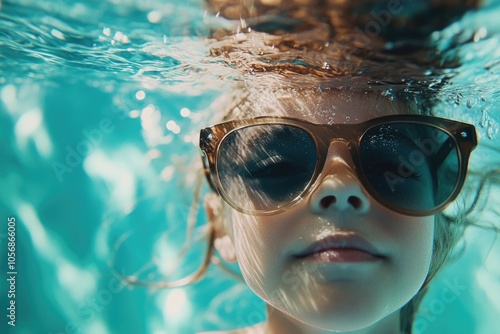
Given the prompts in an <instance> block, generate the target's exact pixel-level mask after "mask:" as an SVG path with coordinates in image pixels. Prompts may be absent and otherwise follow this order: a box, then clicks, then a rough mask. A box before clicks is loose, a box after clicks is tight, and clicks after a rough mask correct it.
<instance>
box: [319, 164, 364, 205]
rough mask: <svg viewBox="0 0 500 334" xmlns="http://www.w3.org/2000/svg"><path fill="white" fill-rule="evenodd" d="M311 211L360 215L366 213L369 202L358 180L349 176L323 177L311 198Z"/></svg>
mask: <svg viewBox="0 0 500 334" xmlns="http://www.w3.org/2000/svg"><path fill="white" fill-rule="evenodd" d="M310 203H311V204H310V205H311V210H312V211H313V212H315V213H323V212H325V211H332V210H333V211H351V212H353V213H357V214H361V213H365V212H366V211H368V209H369V207H370V200H369V199H368V197H367V196H366V195H365V193H364V192H363V190H362V189H361V185H360V184H359V180H357V178H356V177H355V176H353V175H351V174H340V173H336V174H333V175H328V176H327V177H325V178H324V179H323V180H322V181H321V184H320V185H319V186H318V188H317V189H315V191H314V193H313V194H312V196H311V202H310Z"/></svg>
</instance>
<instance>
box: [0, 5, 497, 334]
mask: <svg viewBox="0 0 500 334" xmlns="http://www.w3.org/2000/svg"><path fill="white" fill-rule="evenodd" d="M1 6H2V7H1V10H0V118H1V120H0V136H1V137H0V138H1V142H0V152H1V157H2V163H1V164H0V177H1V178H0V186H1V189H2V191H1V192H0V212H1V217H0V219H2V221H3V222H5V224H2V229H3V230H2V231H1V232H0V233H1V234H0V235H1V240H2V246H1V247H2V249H5V248H6V243H5V241H6V231H7V227H6V225H7V218H8V217H10V216H14V217H15V218H16V233H17V234H16V246H17V251H16V269H17V273H18V274H17V276H16V299H15V301H16V327H15V328H13V327H11V326H8V325H7V323H6V317H5V316H2V319H3V320H2V322H1V325H0V326H1V327H0V328H2V330H1V332H2V333H4V332H7V333H169V334H170V333H192V332H194V331H201V330H215V329H230V328H236V327H241V326H245V325H249V324H253V323H256V322H259V321H262V320H264V314H263V312H262V307H263V304H262V302H260V301H259V299H258V298H256V297H255V296H254V295H253V294H252V293H251V292H250V291H249V290H248V289H247V288H246V287H245V286H244V285H242V284H240V283H238V281H237V280H234V279H233V278H232V276H230V275H226V274H225V273H224V272H223V271H221V270H220V269H215V268H211V269H210V271H209V272H208V274H207V278H206V279H205V280H203V281H201V282H200V283H197V284H196V285H194V286H191V287H188V288H184V289H171V290H168V289H167V290H156V289H147V288H142V287H137V286H128V285H127V286H125V285H124V284H123V281H120V280H118V279H117V278H116V276H115V275H114V274H115V273H119V274H122V275H125V276H133V277H135V278H137V279H141V280H150V281H162V280H165V279H166V277H168V279H175V278H179V277H181V276H183V274H187V273H189V272H192V271H194V270H195V269H196V267H197V266H198V265H199V263H200V257H199V256H198V255H197V254H198V253H199V252H201V251H202V250H203V249H204V247H205V245H204V241H203V232H204V225H203V223H204V221H205V217H204V214H203V212H202V211H203V210H199V211H198V213H196V214H195V218H197V219H196V227H195V228H194V233H193V239H192V241H191V242H192V245H193V246H192V247H191V248H190V249H191V250H190V251H189V252H188V254H187V256H186V259H185V260H183V261H182V262H180V263H178V262H177V256H176V254H177V253H178V252H179V250H180V249H181V246H182V243H183V240H184V237H185V235H186V233H187V232H186V226H187V221H188V219H189V217H188V213H189V209H190V207H191V205H192V194H193V192H194V190H195V185H196V182H197V174H196V173H195V172H193V170H196V169H197V168H199V167H200V162H199V158H198V156H197V154H198V150H197V146H196V144H197V132H198V130H199V128H201V127H202V126H205V125H207V124H209V123H211V120H212V118H213V113H214V111H216V108H217V106H219V105H220V104H221V102H220V100H219V99H220V95H221V93H222V92H224V91H226V89H227V87H226V83H227V82H231V81H232V82H241V81H247V82H248V81H252V80H254V79H252V78H260V79H262V80H267V79H266V78H267V77H266V76H262V73H261V72H262V71H263V69H269V68H277V67H279V66H282V68H283V69H285V70H286V71H290V75H295V74H296V72H297V69H300V70H301V71H302V70H303V69H304V68H306V69H307V71H308V73H312V74H315V75H317V76H323V77H325V76H326V77H331V76H334V75H337V74H339V73H344V74H345V73H350V74H349V75H350V76H351V77H354V79H355V75H354V74H355V73H354V74H353V72H352V71H354V69H353V67H349V66H350V65H349V63H346V64H345V65H346V67H345V68H344V69H342V71H340V70H339V66H337V67H336V66H332V65H333V64H330V63H326V62H324V60H323V59H321V57H316V56H314V57H311V59H307V60H303V62H302V63H301V62H296V59H295V58H294V57H292V56H290V57H289V59H285V58H283V54H282V53H279V52H277V51H276V50H277V49H280V50H283V48H286V47H289V45H288V44H286V43H278V42H276V43H275V44H274V45H272V46H270V45H266V44H265V43H263V42H262V40H261V39H259V38H260V37H259V36H260V35H259V34H258V33H253V34H252V33H248V32H242V33H241V34H239V35H237V36H236V37H235V40H236V42H238V43H240V44H239V45H240V50H237V51H236V52H229V57H218V55H223V54H224V51H225V50H226V49H225V47H226V46H227V44H228V40H227V39H224V38H223V37H220V39H219V41H207V40H206V39H205V36H207V35H208V34H209V33H210V32H213V31H216V30H217V29H218V28H220V27H226V28H227V27H233V26H237V25H238V24H239V23H235V22H234V21H230V20H226V19H223V18H221V17H216V16H215V15H213V14H209V13H207V12H206V9H205V7H204V5H203V2H201V1H198V0H196V1H178V2H174V1H168V2H166V1H160V0H143V1H132V0H107V1H97V0H95V1H91V0H88V1H66V0H53V1H43V2H42V1H35V0H16V1H3V2H2V4H1ZM417 7H418V6H417ZM417 9H418V8H417ZM499 11H500V5H499V4H498V2H494V1H490V2H487V3H486V4H485V5H484V6H483V7H482V8H481V9H480V10H478V11H471V12H468V13H467V14H466V15H465V16H463V17H462V18H461V19H460V20H459V21H458V22H456V23H453V24H451V25H449V26H447V27H443V29H442V30H440V31H436V32H433V33H432V35H431V36H432V40H433V42H434V43H435V44H436V45H438V46H439V49H440V50H441V52H442V58H443V59H452V58H454V57H456V56H457V55H458V57H459V58H460V59H461V60H462V63H463V64H462V65H460V66H459V67H456V68H451V67H450V68H449V69H447V71H448V72H453V73H454V76H453V79H452V80H451V81H450V82H448V83H447V84H446V85H444V86H443V87H441V88H440V90H439V93H438V95H437V100H438V101H439V103H438V104H437V105H436V107H435V112H436V113H437V114H438V115H443V116H446V117H451V118H454V119H459V120H464V121H468V122H472V123H474V124H476V126H477V130H478V135H479V138H480V146H479V147H478V149H477V150H476V151H475V152H474V154H473V156H472V159H471V169H472V170H473V171H484V170H491V169H493V168H498V166H500V153H499V151H498V147H499V134H498V122H499V119H500V116H499V115H500V110H499V107H498V106H499V105H500V103H499V102H500V95H499V93H498V83H499V74H500V61H499V59H500V51H499V50H500V47H499V44H500V40H499V38H500V24H499V22H498V19H497V17H498V14H499ZM292 23H293V22H292ZM259 24H260V27H261V28H262V29H261V31H262V30H266V29H267V30H273V29H276V27H275V26H269V22H260V23H259ZM280 24H281V26H280V27H281V28H283V26H284V25H286V24H291V23H290V22H288V21H287V22H281V23H280ZM255 25H257V23H255ZM292 26H293V25H292ZM319 31H320V32H321V29H320V30H319ZM231 38H232V37H231ZM235 40H234V39H230V40H229V41H230V42H231V43H234V42H235ZM304 43H305V42H304ZM318 45H319V46H318ZM301 47H309V48H312V49H314V48H315V47H318V48H319V47H323V46H321V44H314V43H312V44H311V43H310V44H307V43H305V44H303V45H302V46H301ZM292 49H293V48H292ZM241 50H243V51H245V52H241ZM293 52H294V51H292V53H293ZM211 54H212V56H210V55H211ZM249 59H250V60H251V61H250V64H251V66H249V65H248V64H249V62H248V60H249ZM341 59H342V57H341V55H339V58H338V60H339V62H340V61H341ZM294 62H295V63H294ZM288 63H293V64H292V65H294V66H295V67H293V66H292V67H290V66H289V65H287V64H288ZM313 65H314V66H313ZM371 65H373V66H375V65H376V64H375V65H374V64H371ZM245 66H248V67H249V68H248V72H249V73H250V74H248V75H242V74H241V73H242V69H243V70H244V69H245ZM308 66H310V67H308ZM354 68H355V67H354ZM402 69H405V70H408V68H407V65H406V64H405V65H404V66H403V68H402ZM294 71H295V72H294ZM350 71H351V72H350ZM409 73H411V72H409ZM429 75H430V73H422V74H421V76H419V77H416V76H408V78H411V79H412V80H413V82H411V83H410V84H408V82H403V83H400V82H397V83H396V82H395V80H396V79H394V78H379V79H376V80H374V81H373V85H374V86H381V87H382V88H383V90H382V92H383V94H385V95H391V94H392V92H393V91H392V89H394V86H395V85H403V86H404V87H406V88H405V89H408V90H410V91H411V90H414V91H415V94H418V92H419V91H420V89H419V87H420V86H424V87H429V86H433V85H439V80H437V79H434V78H432V77H430V76H429ZM354 81H355V80H354ZM354 81H353V82H354ZM250 84H251V83H250ZM344 84H345V83H344ZM193 167H195V168H193ZM204 191H206V189H204ZM493 191H495V192H496V193H492V195H491V196H490V200H489V201H488V202H487V203H486V204H484V205H482V206H481V208H480V210H478V212H479V213H478V214H477V218H476V219H477V221H483V222H497V221H498V209H497V208H496V207H495V203H496V202H497V201H496V200H495V198H498V197H495V196H497V195H498V193H497V192H498V189H493ZM2 252H4V251H3V250H2ZM3 254H4V255H2V256H1V262H0V263H1V268H2V271H3V272H6V271H5V268H7V256H5V254H6V253H3ZM487 254H489V255H488V257H487ZM499 258H500V247H499V245H498V243H496V244H493V237H492V234H491V233H488V232H484V231H481V230H478V229H473V230H470V231H469V232H468V233H467V248H466V251H465V252H464V255H463V257H462V258H461V259H460V260H459V261H457V262H456V263H454V264H453V265H451V266H449V267H447V268H446V269H445V270H444V271H443V272H442V274H440V276H439V277H438V278H437V282H436V283H435V285H433V287H432V289H431V291H430V293H429V295H428V296H427V298H426V300H425V301H424V304H423V306H422V308H423V310H424V311H423V312H422V314H421V315H420V316H419V317H418V318H417V322H416V323H415V326H416V332H420V333H444V332H446V333H485V334H486V333H488V334H489V333H494V332H495V331H496V330H497V328H498V321H497V317H498V315H499V314H500V304H499V302H498V296H500V286H499V284H498V282H499V277H500V268H499V266H498V263H499ZM485 259H486V260H485ZM175 268H181V270H180V271H175V272H174V269H175ZM2 277H4V276H3V274H2ZM1 286H2V292H1V295H2V297H1V298H2V309H3V310H5V309H6V308H7V306H8V302H9V299H8V298H7V293H6V286H5V285H4V284H2V285H1ZM447 288H448V289H451V291H453V295H452V296H451V297H450V295H444V294H443V291H450V290H445V289H447ZM3 312H6V311H3ZM193 319H194V321H193Z"/></svg>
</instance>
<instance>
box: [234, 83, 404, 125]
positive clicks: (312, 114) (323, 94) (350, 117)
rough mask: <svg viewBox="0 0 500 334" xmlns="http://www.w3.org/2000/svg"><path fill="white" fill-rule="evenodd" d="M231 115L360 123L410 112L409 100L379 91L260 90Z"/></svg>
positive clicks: (329, 122) (251, 94)
mask: <svg viewBox="0 0 500 334" xmlns="http://www.w3.org/2000/svg"><path fill="white" fill-rule="evenodd" d="M237 109H238V110H237V111H236V112H235V113H234V115H233V116H234V117H231V118H240V119H241V118H251V117H258V116H284V117H295V118H301V119H305V120H308V121H311V122H313V123H328V124H333V123H335V124H344V123H359V122H363V121H366V120H368V119H372V118H375V117H379V116H384V115H391V114H400V113H410V112H411V111H410V110H409V109H410V107H409V106H408V103H404V102H403V101H398V100H396V99H394V98H391V97H390V96H387V94H382V93H381V92H380V91H349V90H339V89H328V90H318V89H309V90H267V91H265V90H262V91H258V92H251V93H249V94H248V95H247V96H246V97H245V99H244V100H243V101H242V103H241V104H240V105H239V106H238V107H237Z"/></svg>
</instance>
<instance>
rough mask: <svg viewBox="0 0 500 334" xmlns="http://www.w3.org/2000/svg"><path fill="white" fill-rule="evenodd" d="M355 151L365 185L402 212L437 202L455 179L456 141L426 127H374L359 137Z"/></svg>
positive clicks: (449, 191) (446, 195)
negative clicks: (366, 182)
mask: <svg viewBox="0 0 500 334" xmlns="http://www.w3.org/2000/svg"><path fill="white" fill-rule="evenodd" d="M359 155H360V160H361V165H362V166H363V167H362V168H363V173H364V175H365V177H366V178H367V180H368V182H369V187H371V188H372V190H373V191H374V192H375V193H376V194H377V195H378V197H379V198H381V199H382V201H384V202H385V203H386V204H390V205H392V206H395V207H398V208H400V209H403V210H411V211H427V210H432V209H434V208H436V207H438V206H440V205H442V204H443V203H445V202H446V201H447V200H448V198H449V197H450V196H451V195H452V194H453V192H454V189H455V187H456V184H457V182H458V178H459V155H458V151H457V147H456V143H455V140H454V139H453V138H452V137H451V136H450V135H449V134H448V133H446V132H444V131H442V130H440V129H439V128H436V127H434V126H431V125H425V124H415V123H391V124H385V125H379V126H375V127H373V128H371V129H369V130H368V131H367V132H366V133H365V135H364V136H363V138H362V140H361V143H360V152H359Z"/></svg>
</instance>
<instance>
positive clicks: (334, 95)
mask: <svg viewBox="0 0 500 334" xmlns="http://www.w3.org/2000/svg"><path fill="white" fill-rule="evenodd" d="M250 109H251V114H250V115H248V117H254V116H260V115H276V116H278V115H279V116H290V117H297V118H303V119H306V120H308V121H312V122H314V123H359V122H362V121H365V120H368V119H371V118H374V117H378V116H383V115H388V114H397V113H402V112H405V110H402V106H401V105H398V104H396V103H394V102H390V101H389V100H385V99H384V98H383V97H382V98H381V97H380V96H377V95H376V94H374V93H372V94H371V95H368V94H363V93H352V92H347V93H341V92H339V91H333V90H332V91H328V90H327V91H324V92H307V93H300V92H290V93H280V94H276V93H268V95H266V96H260V97H259V98H258V99H255V101H252V103H251V108H250ZM406 112H408V111H406ZM328 154H329V155H328V161H327V162H326V164H325V166H324V171H323V173H322V176H321V177H320V178H319V179H318V180H317V182H316V184H315V185H314V186H313V187H312V189H311V191H310V192H309V193H308V194H306V195H305V196H304V198H303V200H301V201H300V202H298V203H297V204H295V205H293V206H292V207H290V208H289V209H288V210H286V211H285V212H282V213H279V214H275V215H271V216H251V215H246V214H242V213H239V212H237V211H235V210H232V209H229V210H230V212H231V213H230V219H228V220H227V222H228V224H227V227H226V228H227V229H228V231H229V235H230V237H231V240H232V242H233V244H234V247H235V252H236V257H237V260H238V262H239V265H240V268H241V271H242V273H243V276H244V278H245V281H246V282H247V284H248V285H249V286H250V288H251V289H252V290H253V291H254V292H255V293H256V294H257V295H259V296H260V297H261V298H262V299H263V300H264V301H265V302H266V303H267V304H268V305H269V306H270V314H269V319H272V318H273V317H278V318H279V317H282V318H286V319H287V321H291V322H292V323H293V322H296V320H298V321H299V322H298V323H305V324H308V325H311V326H313V327H317V328H323V329H329V330H338V331H349V330H356V329H361V328H365V327H367V326H370V325H373V324H376V323H377V322H379V321H381V320H382V319H384V318H386V319H387V317H389V316H391V315H392V317H395V316H397V314H398V312H396V311H398V310H399V309H400V308H401V307H402V306H404V305H405V304H406V303H407V302H408V301H409V300H410V299H411V298H412V297H413V296H414V295H415V294H416V293H417V292H418V290H419V289H420V287H421V286H422V284H423V282H424V280H425V277H426V275H427V273H428V269H429V265H430V262H431V256H432V243H433V234H434V217H433V216H430V217H410V216H404V215H401V214H398V213H395V212H393V211H391V210H389V209H387V208H385V207H384V206H382V205H381V204H379V203H378V202H376V201H375V200H374V199H373V198H372V197H371V196H370V195H369V194H368V193H367V191H366V190H365V189H364V188H363V186H362V184H361V183H360V181H359V179H358V177H357V175H356V172H355V170H354V166H353V162H352V160H351V156H350V153H349V150H348V148H347V146H346V144H345V143H344V142H342V141H334V142H332V143H331V144H330V148H329V152H328ZM339 244H340V245H344V247H345V246H346V245H348V247H350V248H351V249H350V250H349V249H346V250H343V251H342V250H338V249H337V250H330V251H329V250H328V249H331V248H332V247H334V248H335V247H336V246H338V245H339ZM325 245H326V246H325ZM359 247H361V248H364V249H365V250H366V251H357V250H354V248H359ZM318 250H324V251H319V252H318ZM311 251H314V252H316V253H315V255H313V256H305V254H310V253H311Z"/></svg>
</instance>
